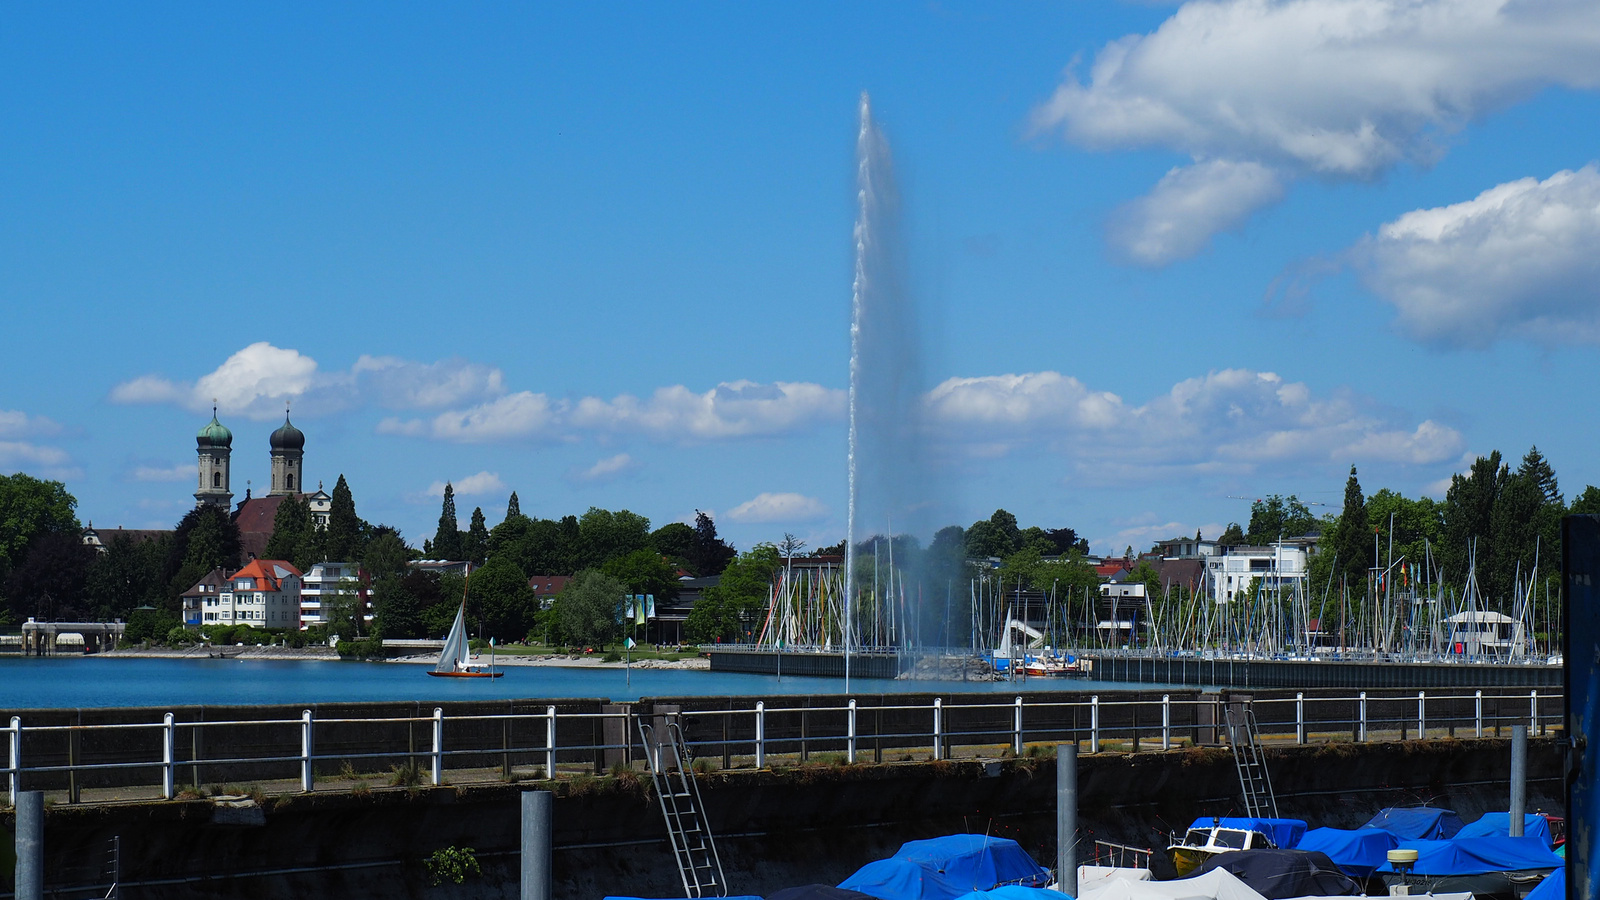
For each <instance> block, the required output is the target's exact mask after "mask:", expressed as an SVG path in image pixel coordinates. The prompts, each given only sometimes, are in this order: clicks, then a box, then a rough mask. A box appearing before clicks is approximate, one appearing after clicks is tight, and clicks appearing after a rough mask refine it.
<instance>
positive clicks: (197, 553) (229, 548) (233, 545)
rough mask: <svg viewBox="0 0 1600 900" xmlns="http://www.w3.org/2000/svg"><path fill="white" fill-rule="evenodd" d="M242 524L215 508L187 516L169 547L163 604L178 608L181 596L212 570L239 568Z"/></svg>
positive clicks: (206, 508) (193, 512)
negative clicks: (240, 528)
mask: <svg viewBox="0 0 1600 900" xmlns="http://www.w3.org/2000/svg"><path fill="white" fill-rule="evenodd" d="M239 557H240V549H239V525H238V523H237V522H235V521H234V520H233V517H232V516H230V515H228V513H226V512H224V511H223V510H221V509H218V508H217V507H215V506H197V507H195V508H194V509H191V510H189V512H187V513H185V514H184V517H183V518H182V519H180V520H179V521H178V527H177V529H175V530H174V531H173V533H172V543H171V544H170V545H168V554H167V565H166V568H165V569H164V571H163V574H167V573H170V574H167V594H166V596H165V597H163V598H162V599H163V603H162V604H161V605H162V606H163V607H164V608H166V609H167V610H168V611H169V612H176V611H177V610H178V609H179V603H178V596H179V595H180V594H182V593H183V592H184V591H186V590H188V589H189V588H191V587H193V586H194V584H195V582H197V581H199V580H200V579H201V578H203V577H205V575H206V573H208V572H210V571H211V570H212V569H217V568H222V569H228V570H230V571H231V570H234V569H237V568H239Z"/></svg>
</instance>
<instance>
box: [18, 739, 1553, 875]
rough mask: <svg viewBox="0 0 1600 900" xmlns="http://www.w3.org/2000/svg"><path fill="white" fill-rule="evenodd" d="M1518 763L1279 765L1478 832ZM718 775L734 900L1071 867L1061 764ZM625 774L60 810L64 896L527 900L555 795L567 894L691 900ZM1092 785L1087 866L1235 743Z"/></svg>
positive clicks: (1223, 787)
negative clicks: (1005, 848)
mask: <svg viewBox="0 0 1600 900" xmlns="http://www.w3.org/2000/svg"><path fill="white" fill-rule="evenodd" d="M1508 760H1509V747H1508V742H1507V741H1504V740H1494V739H1485V740H1481V741H1451V740H1430V741H1408V742H1375V743H1368V744H1350V743H1332V744H1323V745H1308V746H1294V747H1279V748H1274V749H1272V750H1271V751H1270V752H1269V756H1268V763H1269V765H1270V766H1271V768H1272V772H1273V780H1274V783H1275V785H1276V787H1277V793H1278V798H1279V803H1280V806H1281V807H1282V811H1283V813H1284V814H1285V815H1291V816H1297V817H1301V818H1305V819H1307V820H1308V821H1310V822H1312V823H1313V824H1314V825H1334V826H1341V827H1351V826H1354V825H1357V824H1360V823H1361V822H1362V821H1364V820H1365V819H1366V818H1367V817H1369V816H1370V815H1371V814H1372V813H1373V812H1375V811H1376V810H1377V809H1378V808H1381V807H1382V806H1386V805H1395V804H1415V803H1418V802H1422V801H1429V802H1431V803H1434V804H1436V805H1441V806H1448V807H1451V808H1454V809H1455V810H1456V811H1457V812H1459V813H1461V814H1462V815H1463V817H1465V818H1467V819H1469V820H1470V819H1473V818H1476V817H1477V816H1478V815H1481V814H1482V813H1483V812H1486V811H1490V810H1495V809H1504V808H1505V803H1506V796H1507V792H1508V790H1509V788H1508V784H1507V772H1508ZM710 768H711V771H708V772H706V773H704V774H702V775H700V776H699V779H700V783H701V790H702V794H703V796H704V798H705V802H706V809H707V819H708V822H709V823H710V826H711V828H712V829H713V831H714V832H715V833H716V835H717V837H718V842H719V847H720V849H721V853H722V859H723V863H724V866H725V868H726V869H727V872H728V881H729V884H730V887H731V888H732V889H733V892H735V893H744V892H748V893H770V892H771V891H773V890H775V889H777V888H781V887H785V886H791V885H798V884H805V883H811V882H828V883H837V882H838V881H839V880H841V879H843V878H844V877H845V876H846V875H848V874H849V873H850V872H851V871H853V870H854V869H855V868H857V867H858V866H860V865H862V864H864V863H866V862H868V861H870V860H872V859H876V858H881V857H883V856H887V855H889V854H890V853H892V852H893V850H894V848H895V847H896V846H898V844H899V843H900V842H902V841H905V840H911V839H916V838H924V837H930V836H933V835H937V834H942V833H950V832H956V831H976V832H987V833H990V834H996V835H1001V836H1005V837H1011V838H1014V839H1016V840H1018V841H1019V842H1020V843H1022V845H1023V846H1024V847H1025V848H1026V849H1027V850H1029V851H1030V852H1031V853H1032V854H1033V855H1034V856H1035V858H1037V859H1040V860H1042V861H1045V862H1048V861H1049V860H1050V859H1052V858H1053V855H1054V850H1053V848H1054V842H1055V833H1054V816H1053V809H1054V799H1055V795H1054V792H1055V777H1054V760H1053V759H1049V758H1048V756H1047V755H1041V756H1039V757H1038V758H1031V757H1028V756H1024V757H1021V758H1014V757H1013V758H1007V759H994V758H974V759H962V760H930V761H916V762H893V761H889V762H885V763H883V764H859V765H843V764H840V763H839V761H838V760H837V759H829V760H823V759H813V760H812V761H810V762H809V763H805V764H801V763H799V762H798V761H795V760H788V761H785V762H783V763H781V764H776V765H769V766H768V767H766V768H763V769H743V770H739V769H735V770H721V769H717V768H716V767H715V765H712V766H711V767H710ZM617 771H618V772H619V774H618V775H617V776H611V775H607V776H605V777H593V776H564V777H562V778H560V779H558V780H556V781H553V782H546V781H535V782H531V783H523V784H516V783H498V784H483V785H449V786H441V787H413V788H405V787H394V788H390V787H385V786H383V785H381V784H379V785H376V786H372V787H365V788H361V789H352V788H350V787H346V788H345V789H343V790H337V791H319V792H316V793H312V794H304V793H298V792H292V791H291V792H285V793H273V792H271V791H264V790H258V791H257V792H256V793H255V795H254V796H248V797H237V796H236V797H231V798H229V797H224V798H219V799H212V798H198V797H197V798H193V799H185V800H175V801H170V802H143V803H120V804H113V805H87V804H86V805H77V806H72V805H62V804H56V805H52V806H51V807H50V808H49V809H48V810H47V813H46V825H45V849H46V854H47V859H46V870H47V871H48V872H50V873H51V875H50V882H49V885H48V887H49V888H50V889H51V890H53V891H54V890H59V891H60V893H59V894H57V896H61V897H79V896H89V892H90V891H91V890H92V889H93V888H94V887H95V886H96V885H102V887H101V890H100V893H101V894H102V895H103V893H104V890H103V884H102V882H98V881H95V880H94V879H95V878H96V876H95V875H94V873H92V872H89V871H87V870H86V865H87V864H88V863H89V862H90V861H92V860H98V859H100V858H102V856H103V854H104V852H105V848H106V847H107V846H109V845H110V844H111V843H112V842H113V841H115V842H116V843H117V845H118V846H119V848H120V853H121V859H122V869H121V885H122V887H121V890H122V896H123V897H125V898H145V897H162V898H178V900H187V898H191V897H194V898H198V897H215V896H235V897H256V898H263V900H279V898H283V900H288V898H299V897H306V896H340V897H347V898H354V900H359V898H367V897H372V898H377V897H384V898H393V897H416V898H422V897H447V898H465V897H507V898H510V897H514V896H516V889H517V888H516V881H515V877H516V865H517V858H516V855H515V854H516V848H517V845H518V844H517V840H518V831H517V828H518V801H517V795H518V793H519V792H520V791H521V790H523V789H525V788H527V787H538V788H540V789H549V790H553V791H554V792H555V793H556V806H555V876H556V896H557V897H560V898H573V900H578V898H594V897H599V896H604V895H608V894H610V895H629V896H646V897H649V896H661V897H664V896H674V895H676V894H677V892H678V891H679V890H681V887H680V886H679V884H678V882H677V871H676V869H675V867H674V866H673V863H672V860H671V855H670V851H669V849H668V847H667V842H666V836H665V831H664V829H663V827H662V824H661V819H660V814H659V810H658V808H657V806H656V801H655V799H654V798H653V797H652V796H651V794H650V792H649V789H648V777H641V776H640V774H639V773H638V772H636V771H633V770H631V769H627V768H619V769H618V770H617ZM1079 772H1080V774H1079V791H1080V828H1081V831H1080V835H1079V841H1080V844H1081V845H1082V848H1083V850H1082V852H1083V854H1084V855H1085V856H1087V855H1088V854H1089V853H1090V852H1091V848H1092V844H1093V841H1095V840H1111V841H1117V842H1119V843H1125V844H1133V845H1138V846H1146V847H1153V848H1158V849H1159V848H1160V847H1163V846H1165V843H1166V841H1167V838H1168V834H1169V832H1171V831H1173V830H1181V829H1182V828H1183V827H1184V826H1186V825H1187V824H1188V822H1189V821H1190V820H1192V819H1193V818H1194V817H1196V816H1202V815H1213V814H1216V815H1223V814H1228V813H1233V812H1236V811H1237V808H1238V799H1237V794H1238V781H1237V777H1236V774H1235V772H1234V767H1233V761H1232V757H1231V755H1230V754H1229V753H1227V752H1226V751H1225V750H1220V749H1215V748H1205V747H1200V748H1187V749H1183V750H1172V751H1167V752H1144V753H1138V754H1131V753H1125V752H1103V753H1100V754H1090V755H1085V756H1082V757H1080V760H1079ZM1529 779H1530V780H1529V798H1530V800H1529V803H1530V806H1529V808H1530V809H1537V808H1544V809H1557V808H1559V803H1560V800H1559V797H1560V791H1561V752H1560V749H1559V747H1558V746H1557V745H1556V742H1555V741H1552V740H1534V741H1531V742H1530V752H1529ZM0 820H3V819H0ZM444 847H470V848H472V849H473V851H474V853H475V855H476V856H477V858H478V859H479V861H480V863H481V864H482V866H483V869H484V875H483V877H482V878H481V879H474V880H469V881H468V882H466V883H465V884H463V885H461V886H460V887H449V886H447V887H443V888H427V887H426V885H427V881H426V877H425V867H424V860H426V859H427V858H428V856H429V855H430V854H431V853H433V852H434V851H436V850H439V849H441V848H444ZM0 884H3V885H9V881H8V880H0ZM70 886H77V887H79V888H81V889H82V890H81V891H79V892H77V893H74V892H72V891H70V890H68V888H69V887H70ZM0 890H3V889H0ZM0 896H4V894H3V893H0Z"/></svg>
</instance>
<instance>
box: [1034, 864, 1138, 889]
mask: <svg viewBox="0 0 1600 900" xmlns="http://www.w3.org/2000/svg"><path fill="white" fill-rule="evenodd" d="M1155 877H1156V876H1155V874H1154V873H1152V872H1151V871H1150V870H1149V869H1138V868H1132V867H1129V866H1079V867H1078V890H1079V891H1087V890H1089V889H1090V888H1094V887H1099V886H1100V882H1102V881H1107V880H1109V879H1112V878H1126V879H1127V880H1129V881H1154V880H1155ZM1049 887H1051V888H1057V889H1059V888H1058V886H1057V885H1053V884H1052V885H1049Z"/></svg>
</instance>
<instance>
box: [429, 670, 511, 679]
mask: <svg viewBox="0 0 1600 900" xmlns="http://www.w3.org/2000/svg"><path fill="white" fill-rule="evenodd" d="M428 674H429V675H432V676H434V677H436V678H499V677H500V676H502V675H504V674H505V673H504V672H435V671H433V670H432V669H429V670H428Z"/></svg>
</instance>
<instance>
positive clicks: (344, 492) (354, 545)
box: [317, 473, 367, 562]
mask: <svg viewBox="0 0 1600 900" xmlns="http://www.w3.org/2000/svg"><path fill="white" fill-rule="evenodd" d="M366 531H367V523H365V522H363V521H361V517H360V516H358V515H356V501H355V497H354V495H352V494H351V493H350V485H349V484H347V483H346V482H345V480H344V474H343V473H340V475H339V480H338V481H337V482H335V483H334V485H333V496H332V497H331V498H329V501H328V528H327V537H326V539H325V540H326V543H325V545H324V547H323V548H322V550H323V553H325V554H327V556H326V557H325V559H326V560H329V561H334V562H355V561H358V560H360V559H361V556H362V554H363V552H364V551H365V550H366ZM317 561H318V562H323V561H324V560H317Z"/></svg>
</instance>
